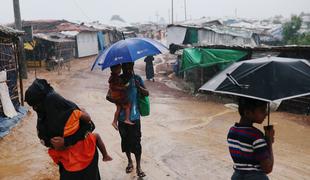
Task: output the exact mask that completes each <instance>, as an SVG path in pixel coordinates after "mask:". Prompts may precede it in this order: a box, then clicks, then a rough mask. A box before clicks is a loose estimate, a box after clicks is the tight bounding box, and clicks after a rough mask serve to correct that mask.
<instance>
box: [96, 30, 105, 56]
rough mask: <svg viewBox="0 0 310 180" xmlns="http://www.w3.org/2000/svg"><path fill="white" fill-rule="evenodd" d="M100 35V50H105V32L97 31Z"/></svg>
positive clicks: (98, 35)
mask: <svg viewBox="0 0 310 180" xmlns="http://www.w3.org/2000/svg"><path fill="white" fill-rule="evenodd" d="M97 37H98V46H99V51H103V50H104V49H105V48H104V34H103V33H102V32H101V31H100V32H98V33H97Z"/></svg>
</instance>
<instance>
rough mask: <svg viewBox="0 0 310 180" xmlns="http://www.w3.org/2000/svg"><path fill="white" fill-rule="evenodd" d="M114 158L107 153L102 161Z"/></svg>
mask: <svg viewBox="0 0 310 180" xmlns="http://www.w3.org/2000/svg"><path fill="white" fill-rule="evenodd" d="M112 160H113V159H112V158H111V156H110V155H108V154H107V155H105V156H103V158H102V161H112Z"/></svg>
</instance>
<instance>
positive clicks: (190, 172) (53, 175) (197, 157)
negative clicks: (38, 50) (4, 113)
mask: <svg viewBox="0 0 310 180" xmlns="http://www.w3.org/2000/svg"><path fill="white" fill-rule="evenodd" d="M92 61H93V57H92V58H84V59H79V60H74V61H73V62H71V70H70V71H67V70H64V71H63V72H62V73H61V74H60V75H59V74H58V73H57V71H51V72H47V71H45V70H38V71H37V75H38V77H39V78H46V79H48V80H49V81H50V82H51V84H52V85H53V86H54V88H55V89H56V90H57V91H58V92H59V93H60V94H62V95H63V96H64V97H66V98H67V99H70V100H73V101H74V102H76V103H77V104H78V105H79V106H80V107H83V108H85V109H86V110H87V111H88V112H89V113H90V115H91V116H92V118H93V121H94V122H95V124H96V130H95V131H96V132H98V133H100V134H101V136H102V138H103V140H104V142H105V144H106V146H107V149H108V151H109V153H110V155H111V156H112V157H113V161H111V162H108V163H104V162H102V161H100V163H99V166H100V172H101V176H102V179H109V180H112V179H115V180H126V179H137V177H136V175H135V173H132V174H126V173H125V166H126V163H127V162H126V157H125V155H124V154H122V153H121V150H120V138H119V134H118V132H117V131H115V130H114V129H113V128H112V126H111V122H112V118H113V114H114V111H115V107H114V105H113V104H111V103H109V102H108V101H106V100H105V95H106V92H107V88H108V84H107V79H108V77H109V71H103V72H102V71H99V70H95V71H93V72H90V66H91V63H92ZM136 66H137V69H136V70H135V71H136V74H140V75H142V76H143V77H144V71H143V68H144V64H143V62H142V61H139V62H138V64H137V65H136ZM33 79H34V71H33V70H30V72H29V79H28V80H27V81H26V82H25V88H26V87H27V86H28V85H29V83H30V82H31V81H32V80H33ZM166 80H167V78H165V77H159V75H157V76H156V82H154V83H153V82H150V81H146V82H145V84H146V86H147V87H148V89H149V90H150V94H151V115H150V116H148V117H144V118H142V136H143V137H142V147H143V154H142V167H143V170H144V171H145V173H146V174H147V177H145V178H144V179H150V180H153V179H158V180H162V179H168V180H169V179H180V180H181V179H182V180H183V179H194V180H197V179H201V180H204V179H215V180H220V179H229V178H230V176H231V174H232V172H233V170H232V160H231V158H230V156H229V152H228V148H227V144H226V134H227V131H228V129H229V127H230V126H231V125H232V124H233V123H234V122H235V121H238V118H239V117H238V114H237V112H235V111H234V110H233V109H229V108H226V107H225V106H224V105H223V104H220V103H215V102H206V101H202V100H200V99H199V98H197V97H196V98H195V97H192V96H190V95H188V94H187V93H185V92H182V91H178V90H176V89H171V88H169V87H168V86H166V85H165V84H164V83H162V82H164V81H165V82H166V84H169V81H166ZM159 81H160V82H159ZM170 87H171V86H170ZM271 120H272V123H274V124H275V131H276V142H275V144H274V154H275V165H274V170H273V172H272V173H271V174H270V175H269V177H270V178H271V179H280V180H285V179H287V180H291V179H298V180H300V179H310V154H309V152H310V127H309V121H310V117H309V116H302V115H294V114H289V113H283V112H274V113H272V115H271ZM35 126H36V115H35V113H34V112H33V111H32V110H30V112H29V114H28V116H27V117H26V118H25V119H24V120H22V122H21V123H19V124H18V125H17V126H16V127H15V128H13V130H12V131H11V133H10V134H9V135H7V136H6V137H4V138H3V139H0V179H3V180H23V179H25V180H26V179H27V180H28V179H46V180H47V179H58V170H57V166H56V165H54V164H53V163H52V161H51V159H50V158H49V157H48V155H47V149H46V148H44V147H43V146H42V145H41V144H40V143H39V141H38V138H37V136H36V129H35ZM257 127H259V128H261V127H262V126H257Z"/></svg>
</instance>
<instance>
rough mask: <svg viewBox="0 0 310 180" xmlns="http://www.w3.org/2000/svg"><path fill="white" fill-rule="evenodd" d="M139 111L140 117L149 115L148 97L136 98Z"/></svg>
mask: <svg viewBox="0 0 310 180" xmlns="http://www.w3.org/2000/svg"><path fill="white" fill-rule="evenodd" d="M138 104H139V110H140V114H141V116H148V115H150V99H149V97H148V96H141V95H140V96H139V98H138Z"/></svg>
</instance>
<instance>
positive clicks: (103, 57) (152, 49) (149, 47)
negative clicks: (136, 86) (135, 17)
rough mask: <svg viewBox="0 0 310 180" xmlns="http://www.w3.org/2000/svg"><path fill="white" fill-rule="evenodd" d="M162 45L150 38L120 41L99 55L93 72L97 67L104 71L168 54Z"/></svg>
mask: <svg viewBox="0 0 310 180" xmlns="http://www.w3.org/2000/svg"><path fill="white" fill-rule="evenodd" d="M167 51H168V49H167V48H166V47H165V46H164V45H163V44H161V43H159V42H157V41H155V40H152V39H149V38H128V39H124V40H120V41H118V42H116V43H114V44H113V45H111V46H110V47H109V48H107V49H105V50H104V51H103V52H102V53H100V54H99V55H98V57H97V58H96V61H95V63H94V64H93V66H92V70H93V69H94V67H95V66H96V65H98V66H100V67H101V69H102V70H104V69H105V68H108V67H111V66H114V65H116V64H122V63H126V62H134V61H135V60H137V59H140V58H142V57H145V56H153V55H157V54H160V53H165V52H167Z"/></svg>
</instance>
